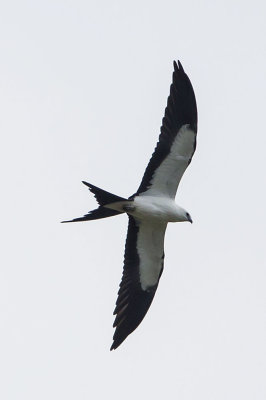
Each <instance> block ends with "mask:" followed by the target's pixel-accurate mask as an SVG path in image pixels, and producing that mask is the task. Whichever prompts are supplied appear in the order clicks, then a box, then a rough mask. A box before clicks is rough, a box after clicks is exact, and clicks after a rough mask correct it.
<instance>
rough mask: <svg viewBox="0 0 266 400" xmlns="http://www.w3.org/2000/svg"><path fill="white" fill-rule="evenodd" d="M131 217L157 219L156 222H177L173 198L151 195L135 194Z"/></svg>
mask: <svg viewBox="0 0 266 400" xmlns="http://www.w3.org/2000/svg"><path fill="white" fill-rule="evenodd" d="M133 205H134V206H135V207H134V210H133V211H130V212H129V214H131V215H132V216H133V217H136V218H139V219H140V220H153V221H154V222H155V221H156V220H157V221H158V222H177V221H178V220H179V219H178V215H177V211H176V204H175V202H174V201H173V200H170V199H164V198H160V197H152V196H143V197H142V196H137V197H135V199H134V203H133Z"/></svg>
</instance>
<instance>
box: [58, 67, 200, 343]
mask: <svg viewBox="0 0 266 400" xmlns="http://www.w3.org/2000/svg"><path fill="white" fill-rule="evenodd" d="M196 135H197V105H196V99H195V94H194V91H193V87H192V85H191V82H190V80H189V78H188V76H187V74H186V73H185V71H184V69H183V67H182V65H181V63H180V61H178V63H176V62H175V61H174V72H173V80H172V84H171V87H170V95H169V97H168V100H167V106H166V109H165V114H164V117H163V121H162V126H161V133H160V135H159V141H158V143H157V145H156V148H155V150H154V152H153V154H152V157H151V159H150V161H149V163H148V166H147V168H146V170H145V173H144V176H143V178H142V181H141V183H140V186H139V188H138V190H137V191H136V193H135V194H134V195H132V196H130V197H129V198H128V199H125V198H123V197H120V196H116V195H114V194H112V193H109V192H106V191H105V190H102V189H100V188H98V187H97V186H94V185H92V184H90V183H87V182H84V181H83V183H84V184H85V185H86V186H88V188H89V190H90V191H91V192H92V193H93V194H94V196H95V198H96V200H97V202H98V204H99V207H98V208H97V209H95V210H92V211H90V212H89V213H88V214H86V215H84V216H83V217H80V218H75V219H73V220H71V221H63V222H78V221H91V220H95V219H99V218H106V217H111V216H114V215H118V214H122V213H126V214H127V215H128V218H129V222H128V231H127V238H126V246H125V255H124V268H123V276H122V280H121V283H120V287H119V291H118V298H117V301H116V307H115V310H114V315H115V321H114V324H113V326H114V328H115V332H114V336H113V344H112V346H111V349H110V350H114V349H116V348H117V347H118V346H120V344H121V343H122V342H123V341H124V340H125V339H126V337H127V336H128V335H129V334H130V333H132V332H133V331H134V330H135V329H136V328H137V327H138V325H139V324H140V323H141V321H142V320H143V318H144V317H145V315H146V313H147V311H148V309H149V307H150V305H151V303H152V300H153V297H154V295H155V292H156V290H157V287H158V283H159V280H160V277H161V275H162V272H163V266H164V235H165V230H166V227H167V224H168V222H182V221H189V222H191V223H192V219H191V216H190V214H189V213H188V212H187V211H186V210H185V209H184V208H182V207H180V206H178V205H177V204H176V203H175V195H176V191H177V188H178V185H179V182H180V180H181V178H182V176H183V174H184V172H185V170H186V168H187V166H188V165H189V164H190V162H191V159H192V156H193V154H194V152H195V149H196Z"/></svg>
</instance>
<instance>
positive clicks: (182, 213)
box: [177, 206, 193, 224]
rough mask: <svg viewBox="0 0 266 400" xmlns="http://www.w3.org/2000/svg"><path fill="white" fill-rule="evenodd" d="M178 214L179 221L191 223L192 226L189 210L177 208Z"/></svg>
mask: <svg viewBox="0 0 266 400" xmlns="http://www.w3.org/2000/svg"><path fill="white" fill-rule="evenodd" d="M177 212H178V218H179V219H178V221H182V222H185V221H189V222H190V223H191V224H192V222H193V221H192V218H191V215H190V214H189V212H187V210H185V209H184V208H182V207H180V206H177Z"/></svg>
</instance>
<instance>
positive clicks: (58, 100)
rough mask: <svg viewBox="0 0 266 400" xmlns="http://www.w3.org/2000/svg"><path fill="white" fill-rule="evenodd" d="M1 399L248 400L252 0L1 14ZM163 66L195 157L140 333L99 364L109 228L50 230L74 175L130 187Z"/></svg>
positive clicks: (115, 230) (261, 50)
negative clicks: (177, 83) (194, 138)
mask: <svg viewBox="0 0 266 400" xmlns="http://www.w3.org/2000/svg"><path fill="white" fill-rule="evenodd" d="M0 8H1V9H0V43H1V55H0V57H1V62H0V97H1V98H0V102H1V112H0V124H1V134H2V145H1V150H0V152H1V157H0V159H1V188H2V191H1V203H2V205H1V231H2V239H1V243H2V247H3V248H2V250H1V258H2V261H1V271H0V275H1V276H0V301H1V318H0V324H1V328H0V337H1V340H0V346H1V359H0V366H1V371H0V375H1V381H2V382H1V385H0V397H1V399H3V400H24V399H25V400H36V399H38V400H47V399H49V400H58V399H64V400H72V399H75V400H83V399H96V400H98V399H105V398H108V399H116V400H122V399H125V398H127V400H132V399H136V398H138V399H144V398H146V399H149V398H152V399H163V398H164V399H178V400H195V399H197V400H198V399H199V400H213V399H215V400H224V399H226V400H235V399H241V400H250V399H256V400H265V398H266V379H265V376H266V341H265V337H266V292H265V285H266V272H265V261H266V260H265V259H266V257H265V233H266V232H265V226H266V225H265V224H266V211H265V209H266V207H265V204H266V189H265V171H266V161H265V158H266V157H265V145H266V140H265V137H266V132H265V114H266V111H265V110H266V96H265V93H266V80H265V71H266V43H265V37H266V28H265V13H266V6H265V1H257V0H255V1H243V0H242V1H240V0H239V1H231V0H230V1H229V0H223V1H213V0H212V1H211V0H210V1H207V0H206V1H196V0H195V1H191V0H188V1H185V2H184V1H170V0H166V1H161V2H155V1H134V2H128V1H122V0H120V1H107V0H105V1H97V2H96V1H81V0H76V1H70V0H69V1H62V0H61V1H60V0H53V1H51V0H47V1H45V2H41V1H12V0H10V1H8V2H3V3H2V4H1V7H0ZM174 59H180V60H181V62H182V63H183V66H184V68H185V70H186V72H187V74H188V75H189V77H190V79H191V81H192V84H193V87H194V90H195V93H196V98H197V103H198V112H199V131H198V148H197V151H196V153H195V156H194V159H193V161H192V163H191V165H190V167H189V169H188V170H187V172H186V173H185V175H184V177H183V180H182V182H181V185H180V187H179V191H178V194H177V202H178V203H179V204H180V205H182V206H184V207H185V208H186V209H187V210H188V211H189V212H190V213H191V215H192V218H193V220H194V224H193V225H190V224H185V223H184V224H171V225H169V226H168V229H167V233H166V242H165V253H166V259H165V270H164V274H163V276H162V279H161V281H160V285H159V289H158V291H157V294H156V296H155V299H154V302H153V304H152V307H151V309H150V311H149V312H148V314H147V316H146V318H145V319H144V321H143V323H142V324H141V326H140V327H139V328H138V329H137V330H136V331H135V332H134V333H133V334H132V335H130V336H129V337H128V338H127V340H126V341H125V342H124V343H123V344H122V346H121V347H120V348H119V349H117V350H116V351H113V352H110V351H109V348H110V345H111V343H112V335H113V329H112V323H113V316H112V312H113V309H114V305H115V301H116V295H117V290H118V285H119V282H120V279H121V273H122V266H123V254H124V242H125V236H126V228H127V218H126V216H118V217H116V218H110V219H106V220H102V221H95V222H91V223H89V222H88V223H83V224H82V223H81V224H69V225H62V224H60V223H59V222H60V221H61V220H63V219H70V218H74V217H79V216H81V215H83V214H84V213H86V212H87V211H88V210H90V209H92V208H95V206H96V202H95V199H94V198H93V196H92V195H91V194H90V193H89V191H88V190H87V188H86V187H85V186H83V185H82V184H81V180H87V181H89V182H91V183H94V184H96V185H97V186H100V187H102V188H104V189H106V190H109V191H111V192H113V193H116V194H118V195H121V196H129V195H131V194H132V193H133V192H134V191H135V190H136V189H137V187H138V185H139V182H140V179H141V178H142V175H143V172H144V169H145V167H146V165H147V162H148V160H149V158H150V156H151V153H152V151H153V149H154V147H155V144H156V141H157V138H158V135H159V128H160V125H161V120H162V117H163V113H164V108H165V105H166V99H167V96H168V94H169V86H170V83H171V77H172V70H173V67H172V61H173V60H174Z"/></svg>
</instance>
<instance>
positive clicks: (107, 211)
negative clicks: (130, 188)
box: [62, 181, 128, 223]
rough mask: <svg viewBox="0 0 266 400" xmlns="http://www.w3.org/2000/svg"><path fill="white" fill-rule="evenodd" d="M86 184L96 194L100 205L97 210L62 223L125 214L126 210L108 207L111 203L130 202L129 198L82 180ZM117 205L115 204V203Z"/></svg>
mask: <svg viewBox="0 0 266 400" xmlns="http://www.w3.org/2000/svg"><path fill="white" fill-rule="evenodd" d="M82 183H84V185H86V186H88V188H89V189H90V191H91V192H92V193H93V194H94V196H95V198H96V200H97V202H98V204H99V207H98V208H96V209H95V210H92V211H90V212H89V213H88V214H85V215H84V216H83V217H80V218H75V219H72V220H69V221H62V223H66V222H80V221H92V220H94V219H100V218H107V217H112V216H114V215H118V214H123V213H124V212H125V211H122V210H121V211H118V210H115V209H112V208H109V207H108V208H107V207H106V206H108V205H109V204H114V203H117V204H121V202H123V203H124V202H128V200H127V199H125V198H123V197H120V196H116V195H115V194H112V193H109V192H106V190H103V189H100V188H98V187H97V186H94V185H92V184H91V183H88V182H85V181H82ZM114 205H115V204H114Z"/></svg>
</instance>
